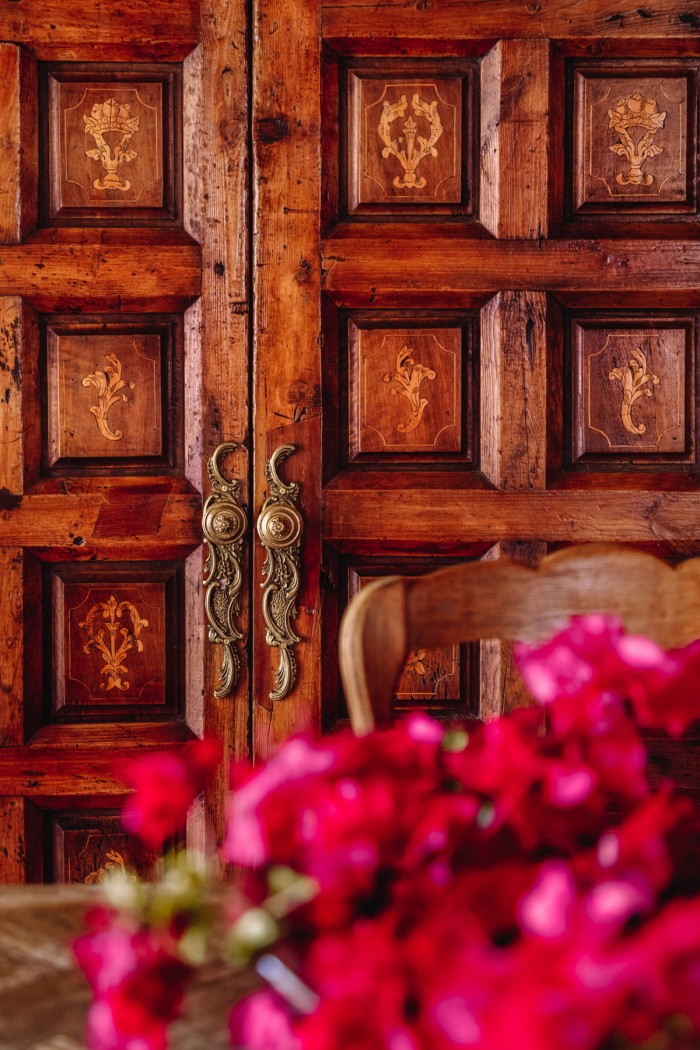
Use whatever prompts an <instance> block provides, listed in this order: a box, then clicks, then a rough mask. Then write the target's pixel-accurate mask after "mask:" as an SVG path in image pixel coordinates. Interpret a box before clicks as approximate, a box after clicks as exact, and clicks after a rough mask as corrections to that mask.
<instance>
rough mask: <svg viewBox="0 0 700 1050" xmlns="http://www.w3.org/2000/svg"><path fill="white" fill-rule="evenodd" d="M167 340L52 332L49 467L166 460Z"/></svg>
mask: <svg viewBox="0 0 700 1050" xmlns="http://www.w3.org/2000/svg"><path fill="white" fill-rule="evenodd" d="M161 369H162V362H161V339H160V337H159V336H158V335H156V334H145V333H144V334H134V333H127V332H125V333H124V334H123V335H97V334H95V335H77V334H76V335H71V334H67V333H65V332H64V333H62V334H59V332H57V331H55V330H54V329H52V328H50V329H49V330H48V333H47V372H48V437H49V445H48V453H49V455H48V462H49V465H50V466H53V465H54V464H56V463H58V461H59V460H62V459H91V458H95V457H105V456H106V457H123V456H160V455H161V454H162V453H163V450H164V441H163V427H162V391H161V386H162V379H161Z"/></svg>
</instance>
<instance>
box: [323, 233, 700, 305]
mask: <svg viewBox="0 0 700 1050" xmlns="http://www.w3.org/2000/svg"><path fill="white" fill-rule="evenodd" d="M383 234H384V236H383V237H382V239H381V241H380V240H378V239H371V238H369V237H356V238H349V237H346V238H342V239H341V238H338V239H333V238H329V239H328V240H327V241H326V242H325V244H324V264H323V265H324V267H325V270H326V273H325V278H324V289H325V291H326V292H327V293H328V294H329V295H330V296H331V297H332V298H333V299H334V301H335V302H336V303H337V304H338V305H339V306H343V307H362V306H364V307H368V306H372V307H374V308H379V307H398V306H402V305H405V302H406V298H407V296H408V297H409V298H410V300H411V305H412V306H415V307H418V306H431V307H436V306H457V305H462V304H464V302H465V298H466V297H468V296H469V295H472V296H475V295H477V294H479V293H481V294H483V293H484V292H491V293H495V292H497V291H499V290H500V289H502V288H520V289H528V290H538V291H546V290H549V291H552V292H555V293H557V292H561V293H565V294H567V293H568V296H569V297H571V295H576V294H578V295H579V300H580V298H581V296H580V293H588V294H589V300H590V302H591V303H593V302H596V303H600V302H601V297H602V296H605V295H608V296H609V297H610V296H617V295H620V294H623V293H624V294H625V296H626V299H625V302H626V303H629V302H630V298H629V297H630V296H632V297H634V296H635V295H636V296H637V297H638V298H639V301H640V305H644V306H645V307H647V308H650V307H652V306H659V305H662V304H664V305H667V306H668V305H673V302H671V300H674V299H676V300H677V298H678V295H679V294H682V297H683V298H682V303H683V305H685V306H696V305H698V304H700V292H699V290H698V289H699V287H700V286H699V285H698V279H697V275H698V271H699V270H700V241H697V240H696V241H687V240H686V241H680V240H679V241H653V240H635V241H629V240H624V241H613V240H600V241H599V240H589V241H578V240H577V241H545V242H542V243H539V242H529V241H482V240H466V239H464V238H461V239H457V238H456V237H454V236H444V235H443V236H441V235H440V231H439V230H438V229H436V228H435V227H428V228H425V229H422V230H420V229H419V228H418V227H415V228H414V229H413V230H411V231H410V233H409V232H407V231H406V229H405V228H404V229H402V230H400V231H399V230H396V229H392V228H390V227H387V229H386V231H383ZM379 273H381V275H382V279H381V281H379V280H378V278H377V275H378V274H379Z"/></svg>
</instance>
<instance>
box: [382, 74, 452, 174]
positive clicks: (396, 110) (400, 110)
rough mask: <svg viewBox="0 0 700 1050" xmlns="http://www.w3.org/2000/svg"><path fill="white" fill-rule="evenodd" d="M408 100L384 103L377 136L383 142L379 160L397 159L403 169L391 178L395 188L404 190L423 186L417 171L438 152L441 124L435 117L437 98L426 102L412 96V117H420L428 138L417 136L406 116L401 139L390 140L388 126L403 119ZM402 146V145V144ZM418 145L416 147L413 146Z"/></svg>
mask: <svg viewBox="0 0 700 1050" xmlns="http://www.w3.org/2000/svg"><path fill="white" fill-rule="evenodd" d="M407 105H408V101H407V99H406V96H405V95H402V96H401V98H400V99H399V101H398V102H394V103H391V102H385V103H384V108H383V110H382V116H381V120H380V121H379V137H380V139H381V140H382V142H383V143H384V149H383V150H382V157H383V158H384V159H386V158H387V157H396V159H397V160H398V161H399V163H400V165H401V167H402V168H403V170H404V174H403V175H396V176H395V177H394V182H393V185H394V186H395V187H396V188H397V189H403V188H404V187H409V188H413V187H414V188H415V189H417V190H422V189H424V187H425V186H426V180H425V179H424V178H423V176H422V175H421V176H418V175H416V168H417V167H418V165H419V164H420V162H421V161H422V160H423V158H424V157H437V155H438V151H437V149H436V148H435V143H436V142H437V140H438V139H439V138H440V136H441V135H442V124H441V123H440V116H439V114H438V104H437V99H434V100H433V101H432V102H426V101H425V100H424V99H422V98H421V97H420V95H419V94H417V93H416V94H414V96H413V99H412V100H411V107H412V109H413V112H414V114H415V115H416V116H417V117H419V118H423V119H424V120H426V121H427V123H428V131H429V132H430V134H429V137H428V138H425V137H423V136H422V135H419V134H418V125H417V124H416V122H415V120H414V119H413V117H409V118H408V119H407V120H406V122H405V123H404V124H403V129H402V130H403V136H400V135H399V136H398V137H397V138H392V129H391V124H392V123H393V122H394V121H395V120H396V119H397V118H398V117H401V118H403V117H404V115H405V113H406V107H407ZM404 143H405V145H404ZM416 143H417V146H416Z"/></svg>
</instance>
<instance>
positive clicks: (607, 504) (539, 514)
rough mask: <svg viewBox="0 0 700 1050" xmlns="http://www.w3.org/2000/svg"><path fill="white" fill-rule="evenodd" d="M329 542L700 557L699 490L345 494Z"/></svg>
mask: <svg viewBox="0 0 700 1050" xmlns="http://www.w3.org/2000/svg"><path fill="white" fill-rule="evenodd" d="M324 507H325V514H324V528H323V531H324V537H325V538H326V539H328V540H329V541H332V542H333V543H334V544H335V545H338V546H341V547H344V548H346V549H354V550H357V549H359V550H361V549H363V548H364V547H372V548H373V549H376V548H377V547H378V546H379V547H384V548H385V549H386V548H387V547H389V548H391V549H396V550H401V549H411V550H414V549H416V548H417V547H420V548H421V549H424V548H425V549H430V550H445V551H459V550H460V548H461V547H463V545H464V544H467V543H474V542H477V541H479V540H481V541H487V542H492V543H497V542H499V541H506V540H542V541H546V542H564V543H587V542H593V541H597V540H599V541H601V542H610V543H614V542H623V543H625V542H626V543H655V544H662V545H663V544H665V543H668V544H671V545H672V546H673V547H674V549H675V550H677V551H678V552H679V553H687V554H691V553H698V552H700V540H699V539H698V528H697V525H698V521H700V495H698V494H697V493H695V492H644V491H628V492H624V491H620V490H606V491H595V490H594V491H590V490H585V491H584V490H578V491H568V490H562V491H550V492H489V491H486V492H485V491H480V490H473V489H472V490H465V489H464V488H461V489H457V488H451V489H440V490H437V489H434V488H428V487H422V488H410V489H404V490H403V491H402V490H386V489H379V490H378V489H371V490H370V489H365V490H358V489H357V488H353V489H350V490H343V489H341V488H332V489H326V491H325V494H324Z"/></svg>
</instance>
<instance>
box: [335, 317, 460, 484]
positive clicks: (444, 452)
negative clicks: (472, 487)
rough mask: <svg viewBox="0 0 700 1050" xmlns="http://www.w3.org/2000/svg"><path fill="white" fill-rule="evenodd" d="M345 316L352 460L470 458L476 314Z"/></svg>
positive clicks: (396, 461)
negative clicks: (449, 317) (389, 317)
mask: <svg viewBox="0 0 700 1050" xmlns="http://www.w3.org/2000/svg"><path fill="white" fill-rule="evenodd" d="M403 320H404V324H401V319H400V318H398V317H397V318H395V319H394V320H392V321H389V320H387V321H386V322H382V321H381V319H378V318H372V319H370V318H369V317H361V316H359V315H356V316H355V317H353V318H352V319H350V320H349V321H348V322H347V351H348V352H347V409H348V438H347V459H348V462H350V463H358V464H360V463H362V462H367V463H369V462H374V463H377V464H382V463H383V464H385V465H390V464H392V463H393V464H394V465H395V466H396V465H399V464H400V465H402V466H406V465H408V464H418V463H430V462H433V463H436V464H438V463H441V462H442V463H445V462H448V461H457V460H458V461H460V462H463V463H469V464H470V465H472V464H473V461H474V443H475V442H474V434H473V432H472V429H473V420H474V419H475V418H476V413H475V409H474V405H473V400H474V396H475V383H474V377H473V358H474V355H473V342H474V332H473V326H474V324H475V321H474V319H472V318H470V319H467V318H466V317H464V316H462V317H459V318H458V317H454V318H453V319H452V320H450V321H448V320H446V319H444V318H443V319H442V320H441V321H440V322H439V323H435V321H434V320H433V319H431V318H426V319H424V320H418V319H413V318H410V317H409V315H408V314H405V315H404V318H403Z"/></svg>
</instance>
